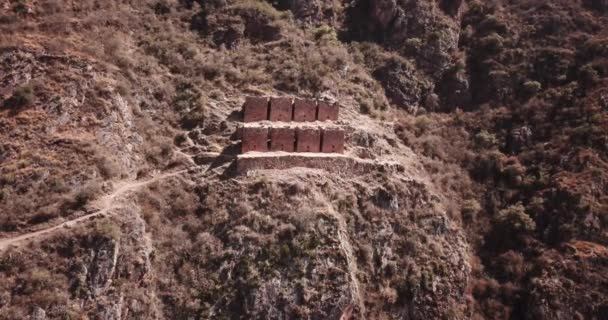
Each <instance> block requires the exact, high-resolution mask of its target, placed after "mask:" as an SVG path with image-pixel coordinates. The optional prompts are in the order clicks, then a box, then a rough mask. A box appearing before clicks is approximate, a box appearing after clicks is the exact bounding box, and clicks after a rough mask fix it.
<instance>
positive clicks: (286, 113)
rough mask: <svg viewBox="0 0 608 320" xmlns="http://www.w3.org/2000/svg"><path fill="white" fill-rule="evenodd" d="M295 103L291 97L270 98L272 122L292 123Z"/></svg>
mask: <svg viewBox="0 0 608 320" xmlns="http://www.w3.org/2000/svg"><path fill="white" fill-rule="evenodd" d="M292 113H293V101H292V99H291V98H289V97H281V98H270V117H269V120H270V121H284V122H289V121H291V118H292Z"/></svg>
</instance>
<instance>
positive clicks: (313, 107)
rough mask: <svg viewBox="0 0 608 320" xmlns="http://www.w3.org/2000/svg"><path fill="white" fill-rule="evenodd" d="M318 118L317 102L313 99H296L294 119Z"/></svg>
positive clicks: (298, 120) (303, 120)
mask: <svg viewBox="0 0 608 320" xmlns="http://www.w3.org/2000/svg"><path fill="white" fill-rule="evenodd" d="M315 120H317V103H316V102H315V101H312V100H302V99H296V100H295V102H294V104H293V121H296V122H308V121H315Z"/></svg>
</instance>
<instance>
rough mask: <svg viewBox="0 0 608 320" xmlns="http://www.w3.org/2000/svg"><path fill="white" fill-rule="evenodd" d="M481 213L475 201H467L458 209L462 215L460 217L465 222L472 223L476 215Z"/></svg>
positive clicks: (479, 206)
mask: <svg viewBox="0 0 608 320" xmlns="http://www.w3.org/2000/svg"><path fill="white" fill-rule="evenodd" d="M479 211H481V205H479V202H477V200H475V199H467V200H465V201H464V202H463V203H462V207H461V208H460V212H461V213H462V217H463V218H464V220H466V221H472V220H473V219H475V217H476V216H477V214H478V213H479Z"/></svg>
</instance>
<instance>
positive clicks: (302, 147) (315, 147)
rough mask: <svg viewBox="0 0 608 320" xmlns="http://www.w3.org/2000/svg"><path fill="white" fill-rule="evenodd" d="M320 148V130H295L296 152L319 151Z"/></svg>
mask: <svg viewBox="0 0 608 320" xmlns="http://www.w3.org/2000/svg"><path fill="white" fill-rule="evenodd" d="M320 150H321V130H319V129H308V128H298V129H297V130H296V152H319V151H320Z"/></svg>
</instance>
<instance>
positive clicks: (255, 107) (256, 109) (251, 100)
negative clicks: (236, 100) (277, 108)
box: [243, 97, 268, 122]
mask: <svg viewBox="0 0 608 320" xmlns="http://www.w3.org/2000/svg"><path fill="white" fill-rule="evenodd" d="M264 120H268V98H267V97H247V98H245V104H243V122H256V121H264Z"/></svg>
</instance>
